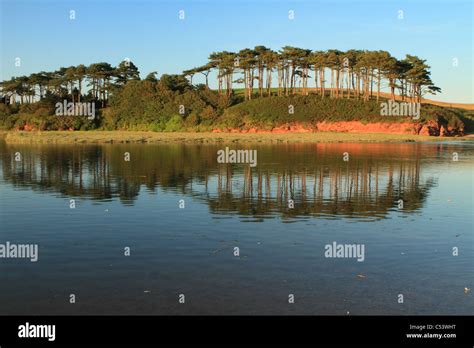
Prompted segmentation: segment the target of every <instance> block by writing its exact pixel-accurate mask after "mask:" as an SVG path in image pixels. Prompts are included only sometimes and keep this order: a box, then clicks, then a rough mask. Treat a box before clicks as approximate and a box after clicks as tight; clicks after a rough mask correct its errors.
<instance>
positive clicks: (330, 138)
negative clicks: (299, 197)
mask: <svg viewBox="0 0 474 348" xmlns="http://www.w3.org/2000/svg"><path fill="white" fill-rule="evenodd" d="M0 137H1V138H3V139H4V140H5V142H6V143H9V144H128V143H136V144H159V143H176V142H181V143H239V142H242V143H247V142H251V143H298V142H300V143H338V142H376V143H387V142H426V141H428V142H429V141H432V142H436V141H453V140H458V141H459V140H460V141H463V140H470V139H473V137H472V136H464V137H440V136H425V135H413V134H388V133H349V132H312V133H283V134H280V133H279V134H274V133H253V134H252V133H212V132H203V133H197V132H169V133H168V132H144V131H143V132H142V131H74V132H69V131H42V132H33V131H13V132H12V131H2V132H0Z"/></svg>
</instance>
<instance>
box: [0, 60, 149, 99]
mask: <svg viewBox="0 0 474 348" xmlns="http://www.w3.org/2000/svg"><path fill="white" fill-rule="evenodd" d="M129 80H140V73H139V71H138V68H137V67H136V66H135V64H133V62H131V61H128V60H124V61H122V62H121V63H120V64H119V66H118V67H113V66H112V65H110V64H109V63H105V62H100V63H93V64H90V65H89V66H85V65H83V64H80V65H78V66H70V67H67V68H64V67H62V68H60V69H59V70H56V71H52V72H46V71H41V72H39V73H33V74H31V75H29V76H19V77H12V78H11V79H10V80H7V81H3V82H1V83H0V87H1V90H2V95H3V99H4V102H5V103H8V102H10V101H11V102H12V103H16V102H17V100H18V101H19V102H20V103H22V104H24V103H33V102H34V101H35V97H37V99H40V100H41V99H43V98H47V97H52V98H56V99H59V98H67V97H69V98H70V99H71V100H72V102H81V98H82V96H83V91H84V90H87V89H86V88H85V87H89V89H88V90H87V93H86V94H85V97H86V100H88V101H97V102H100V103H101V104H102V107H104V106H106V102H107V101H108V99H109V96H110V94H111V91H112V90H113V89H114V88H120V87H122V86H124V85H125V84H126V83H127V81H129Z"/></svg>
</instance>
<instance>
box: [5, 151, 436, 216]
mask: <svg viewBox="0 0 474 348" xmlns="http://www.w3.org/2000/svg"><path fill="white" fill-rule="evenodd" d="M223 147H224V146H216V145H202V146H201V145H183V144H173V145H160V146H143V145H105V146H93V145H88V146H68V145H61V146H56V145H47V146H46V145H43V146H38V145H35V146H28V145H5V144H3V145H1V150H2V151H1V158H0V165H1V167H2V168H1V170H2V175H3V180H4V181H6V182H8V183H10V184H11V185H13V186H15V187H25V188H29V189H32V190H34V191H49V192H59V193H61V194H62V195H64V196H67V197H75V198H78V197H83V198H85V199H92V200H111V199H116V198H118V199H120V200H121V201H122V202H123V203H124V204H133V203H134V201H135V200H136V199H137V197H138V195H139V193H140V189H144V188H146V189H147V190H148V191H155V192H156V191H157V188H160V189H161V190H164V191H171V192H175V193H179V194H180V195H187V196H192V197H193V198H194V199H198V200H201V201H204V202H206V203H207V204H208V205H209V207H210V210H211V212H213V213H216V214H224V213H237V214H239V215H243V216H249V217H255V218H263V217H266V216H270V215H274V214H275V213H277V214H278V215H281V216H282V217H284V218H292V217H296V216H299V217H301V216H312V215H323V216H332V215H343V216H358V217H383V216H385V215H386V214H387V212H388V211H389V210H391V209H398V208H397V201H398V200H399V199H402V200H403V201H404V207H403V211H405V212H413V211H416V210H418V209H419V208H421V207H422V205H423V204H424V202H425V200H426V197H427V195H428V191H429V189H430V187H432V186H433V185H434V180H433V179H426V180H424V181H423V180H422V179H421V177H420V169H421V164H420V159H421V154H420V151H419V145H416V144H365V145H363V144H298V145H273V146H268V145H267V146H257V147H256V148H257V150H258V166H257V167H256V168H250V167H249V166H248V165H243V164H239V165H229V164H217V161H216V151H217V150H218V149H221V148H223ZM346 151H347V152H349V154H350V159H349V161H348V162H344V161H343V160H342V153H343V152H346ZM433 151H437V150H436V147H433ZM15 152H20V154H21V156H22V160H21V161H20V162H17V161H15V158H14V157H15ZM125 152H129V153H130V158H131V159H130V162H127V161H125V160H124V153H125ZM157 199H159V197H158V198H157ZM289 200H293V201H294V208H293V209H289V208H288V201H289Z"/></svg>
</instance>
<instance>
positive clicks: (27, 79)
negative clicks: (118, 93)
mask: <svg viewBox="0 0 474 348" xmlns="http://www.w3.org/2000/svg"><path fill="white" fill-rule="evenodd" d="M211 73H215V75H216V77H217V91H218V93H219V94H220V95H223V96H225V97H228V98H230V97H231V96H232V95H233V94H234V93H235V88H234V84H239V85H243V86H244V89H243V94H244V99H245V100H250V99H252V98H255V97H264V96H270V95H278V96H283V95H285V96H288V95H295V94H303V95H308V94H309V93H316V94H318V95H320V96H321V98H325V97H331V98H358V99H363V100H369V99H370V98H373V97H374V96H376V98H377V100H379V98H380V96H381V90H382V89H385V88H388V89H389V90H390V95H391V99H392V100H395V94H396V91H398V94H399V95H400V96H401V97H402V99H403V100H410V101H416V102H420V101H421V98H422V97H423V95H425V94H427V93H430V94H435V93H437V92H440V91H441V89H440V88H439V87H437V86H435V85H434V84H433V82H432V80H431V76H430V75H431V72H430V66H428V65H427V64H426V60H424V59H420V58H419V57H417V56H413V55H408V54H407V55H406V57H405V58H404V59H397V58H395V57H393V56H392V55H391V54H390V53H389V52H387V51H368V50H348V51H346V52H343V51H339V50H336V49H330V50H327V51H312V50H310V49H302V48H297V47H292V46H285V47H283V48H282V49H280V50H278V51H274V50H272V49H270V48H267V47H265V46H256V47H255V48H253V49H249V48H244V49H242V50H240V51H239V52H228V51H221V52H213V53H211V54H210V55H209V58H208V62H207V63H206V64H204V65H202V66H199V67H195V68H193V69H189V70H185V71H183V73H182V74H181V75H171V76H176V77H181V78H182V77H187V78H188V79H189V81H190V84H191V85H192V84H193V77H194V76H195V75H196V74H202V75H203V77H204V78H205V86H207V88H209V76H210V74H211ZM163 76H165V75H163ZM166 76H167V77H169V76H170V75H166ZM129 80H140V74H139V71H138V68H137V67H136V66H135V65H134V64H133V62H131V61H129V60H124V61H122V62H121V63H120V64H119V65H118V66H117V67H113V66H112V65H110V64H109V63H105V62H100V63H93V64H91V65H89V66H85V65H83V64H80V65H78V66H70V67H67V68H64V67H62V68H60V69H59V70H57V71H54V72H45V71H42V72H39V73H34V74H31V75H29V76H20V77H12V78H11V79H10V80H7V81H3V82H1V83H0V87H1V91H2V98H3V101H4V102H5V103H8V102H12V103H16V102H17V101H18V102H20V103H32V102H34V101H35V100H38V99H40V100H41V99H43V98H46V97H48V96H49V97H52V98H56V99H58V98H69V99H71V100H72V102H81V98H84V97H85V99H86V100H88V101H96V102H99V104H100V105H101V106H102V107H105V106H107V101H108V99H109V96H110V95H111V94H113V92H114V90H115V89H117V88H121V87H123V86H124V85H125V84H126V83H127V81H129ZM145 80H150V81H157V78H156V72H152V73H150V74H148V76H147V77H146V78H145ZM312 81H313V82H312ZM311 85H312V87H310V86H311ZM87 87H88V88H87ZM84 91H85V92H86V93H85V94H84V93H83V92H84Z"/></svg>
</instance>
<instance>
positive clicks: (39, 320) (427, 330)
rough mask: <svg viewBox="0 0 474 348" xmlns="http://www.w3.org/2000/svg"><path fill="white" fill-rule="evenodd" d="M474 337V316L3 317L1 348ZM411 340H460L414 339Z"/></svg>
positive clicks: (456, 342)
mask: <svg viewBox="0 0 474 348" xmlns="http://www.w3.org/2000/svg"><path fill="white" fill-rule="evenodd" d="M26 323H29V324H30V325H31V324H35V325H51V324H54V325H55V326H56V327H55V334H56V335H55V340H54V341H52V342H50V341H48V339H47V338H31V337H29V338H20V337H18V333H19V326H20V325H25V324H26ZM410 325H415V326H417V327H419V326H421V329H420V328H417V329H414V328H413V326H412V328H411V329H410ZM423 325H424V326H425V327H424V328H423ZM428 325H432V327H429V326H428ZM442 325H444V326H442ZM449 325H455V326H449ZM473 331H474V316H0V347H1V348H8V347H14V346H17V345H21V346H25V345H33V346H35V347H38V346H40V345H41V346H53V345H59V344H61V345H62V346H64V344H101V345H105V344H114V345H117V344H126V345H131V346H137V345H143V344H219V345H224V344H250V343H253V344H286V345H295V344H311V345H314V344H317V343H324V344H347V345H350V344H392V345H399V344H408V345H415V346H420V345H423V346H434V345H446V346H449V347H452V346H466V347H472V346H473V343H474V338H473V337H474V336H473ZM407 334H422V335H424V334H449V335H452V334H455V335H456V337H455V338H453V337H450V338H447V337H442V338H441V339H439V338H428V337H426V338H408V337H407Z"/></svg>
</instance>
